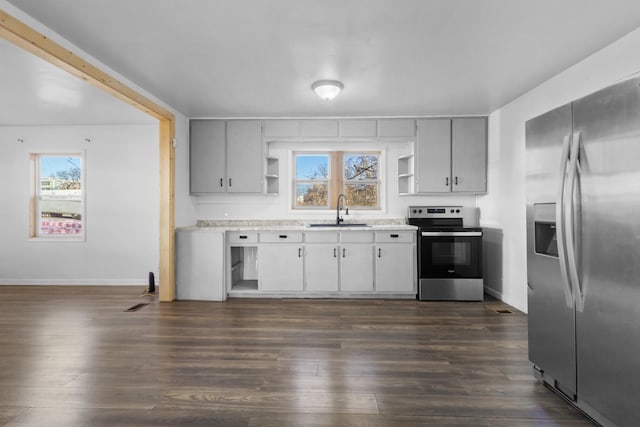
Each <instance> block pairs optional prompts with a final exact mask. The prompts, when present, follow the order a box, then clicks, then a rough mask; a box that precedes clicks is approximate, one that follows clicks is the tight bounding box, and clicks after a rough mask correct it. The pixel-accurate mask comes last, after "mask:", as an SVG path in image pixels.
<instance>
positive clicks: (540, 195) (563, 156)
mask: <svg viewBox="0 0 640 427" xmlns="http://www.w3.org/2000/svg"><path fill="white" fill-rule="evenodd" d="M526 146H527V264H528V265H527V266H528V269H527V271H528V285H529V288H528V304H529V316H528V317H529V360H530V361H531V362H532V363H533V364H534V369H535V371H536V372H537V373H538V374H539V376H540V377H541V378H542V379H543V381H544V382H545V383H547V384H548V385H549V386H551V387H552V388H554V389H555V390H556V391H558V392H559V393H561V394H562V395H564V396H565V397H566V398H568V399H569V400H571V401H572V402H573V403H574V404H575V405H576V406H578V407H579V408H580V409H582V410H583V411H584V412H585V413H586V414H587V415H589V416H590V417H592V418H593V419H594V420H595V421H597V422H598V423H600V424H602V425H605V426H609V425H612V426H638V425H640V79H639V78H631V79H628V80H625V81H623V82H620V83H618V84H615V85H613V86H611V87H608V88H606V89H603V90H600V91H598V92H596V93H593V94H591V95H588V96H586V97H584V98H581V99H579V100H577V101H575V102H572V103H570V104H567V105H564V106H562V107H559V108H557V109H554V110H552V111H549V112H548V113H546V114H543V115H541V116H539V117H536V118H534V119H531V120H529V121H528V122H527V124H526Z"/></svg>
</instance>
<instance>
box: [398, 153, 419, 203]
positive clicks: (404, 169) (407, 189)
mask: <svg viewBox="0 0 640 427" xmlns="http://www.w3.org/2000/svg"><path fill="white" fill-rule="evenodd" d="M413 163H414V156H413V154H406V155H403V156H400V157H398V194H413V192H414V183H415V180H414V178H413V168H414V164H413Z"/></svg>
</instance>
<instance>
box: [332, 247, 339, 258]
mask: <svg viewBox="0 0 640 427" xmlns="http://www.w3.org/2000/svg"><path fill="white" fill-rule="evenodd" d="M337 256H338V250H337V249H336V248H333V257H334V258H336V257H337Z"/></svg>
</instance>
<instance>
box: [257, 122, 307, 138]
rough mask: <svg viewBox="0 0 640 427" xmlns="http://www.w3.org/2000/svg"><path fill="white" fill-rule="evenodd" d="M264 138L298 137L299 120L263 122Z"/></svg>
mask: <svg viewBox="0 0 640 427" xmlns="http://www.w3.org/2000/svg"><path fill="white" fill-rule="evenodd" d="M264 136H265V138H291V137H297V136H300V121H299V120H265V121H264Z"/></svg>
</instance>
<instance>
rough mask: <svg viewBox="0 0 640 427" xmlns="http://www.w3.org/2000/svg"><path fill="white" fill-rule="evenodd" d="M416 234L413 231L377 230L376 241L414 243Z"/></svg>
mask: <svg viewBox="0 0 640 427" xmlns="http://www.w3.org/2000/svg"><path fill="white" fill-rule="evenodd" d="M415 235H416V233H415V232H413V231H376V242H380V243H413V242H414V239H415Z"/></svg>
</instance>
